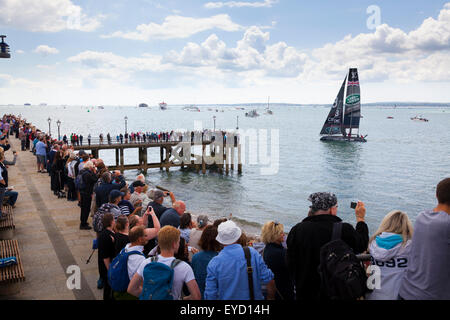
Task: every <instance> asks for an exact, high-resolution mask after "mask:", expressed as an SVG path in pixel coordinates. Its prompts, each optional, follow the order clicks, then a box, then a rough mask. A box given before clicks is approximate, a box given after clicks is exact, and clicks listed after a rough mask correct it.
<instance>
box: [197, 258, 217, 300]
mask: <svg viewBox="0 0 450 320" xmlns="http://www.w3.org/2000/svg"><path fill="white" fill-rule="evenodd" d="M217 254H218V253H217V252H215V251H200V252H198V253H196V254H194V256H193V257H192V263H191V267H192V270H194V276H195V280H196V281H197V284H198V288H199V289H200V293H201V294H202V299H205V297H204V292H205V284H206V267H207V266H208V263H209V262H210V261H211V259H212V258H214V257H215V256H217Z"/></svg>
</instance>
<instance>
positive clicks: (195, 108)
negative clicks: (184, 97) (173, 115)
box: [183, 105, 200, 112]
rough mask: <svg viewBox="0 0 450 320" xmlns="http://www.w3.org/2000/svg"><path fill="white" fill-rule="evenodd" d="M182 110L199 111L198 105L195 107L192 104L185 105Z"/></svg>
mask: <svg viewBox="0 0 450 320" xmlns="http://www.w3.org/2000/svg"><path fill="white" fill-rule="evenodd" d="M183 110H185V111H194V112H200V109H199V107H196V106H194V105H190V106H185V107H183Z"/></svg>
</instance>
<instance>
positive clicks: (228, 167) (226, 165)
mask: <svg viewBox="0 0 450 320" xmlns="http://www.w3.org/2000/svg"><path fill="white" fill-rule="evenodd" d="M228 151H229V148H228V147H227V146H225V147H224V157H225V173H226V174H227V175H228V174H229V173H230V157H229V155H228Z"/></svg>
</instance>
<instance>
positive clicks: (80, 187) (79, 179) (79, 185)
mask: <svg viewBox="0 0 450 320" xmlns="http://www.w3.org/2000/svg"><path fill="white" fill-rule="evenodd" d="M83 175H84V173H83V172H80V173H78V175H77V177H76V178H75V181H74V183H75V188H76V189H77V190H83V189H86V184H85V183H84V179H83Z"/></svg>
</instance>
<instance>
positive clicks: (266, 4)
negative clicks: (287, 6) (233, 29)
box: [205, 0, 278, 9]
mask: <svg viewBox="0 0 450 320" xmlns="http://www.w3.org/2000/svg"><path fill="white" fill-rule="evenodd" d="M277 2H278V0H264V1H256V2H248V1H227V2H221V1H218V2H208V3H206V4H205V8H207V9H220V8H223V7H229V8H242V7H248V8H271V7H272V5H273V4H275V3H277Z"/></svg>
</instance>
